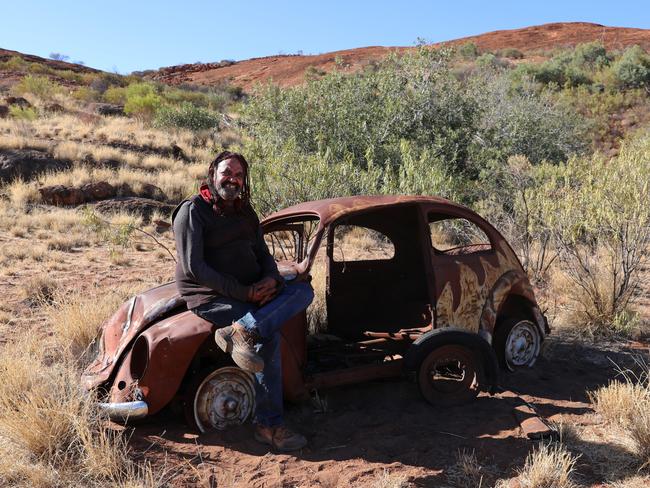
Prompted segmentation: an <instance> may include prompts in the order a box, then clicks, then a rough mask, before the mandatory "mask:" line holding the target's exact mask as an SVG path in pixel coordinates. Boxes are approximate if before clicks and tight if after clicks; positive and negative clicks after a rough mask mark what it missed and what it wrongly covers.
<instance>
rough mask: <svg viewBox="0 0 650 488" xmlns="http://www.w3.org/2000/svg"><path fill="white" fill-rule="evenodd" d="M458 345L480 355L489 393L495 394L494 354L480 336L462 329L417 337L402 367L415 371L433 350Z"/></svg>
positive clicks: (496, 379) (446, 329) (407, 352)
mask: <svg viewBox="0 0 650 488" xmlns="http://www.w3.org/2000/svg"><path fill="white" fill-rule="evenodd" d="M448 344H459V345H461V346H465V347H468V348H470V349H472V350H473V351H474V352H475V353H478V354H480V355H481V358H482V359H483V367H484V370H485V376H486V380H487V383H488V385H489V390H488V391H489V392H490V393H495V392H496V389H497V387H498V383H499V364H498V362H497V357H496V354H495V353H494V350H493V349H492V347H491V346H490V344H489V343H488V342H487V341H486V340H485V339H484V338H483V337H481V336H480V335H478V334H475V333H473V332H468V331H466V330H464V329H458V328H453V327H445V328H443V329H434V330H431V331H429V332H427V333H426V334H422V335H421V336H420V337H418V338H417V339H416V340H415V341H414V342H413V344H411V347H410V348H409V349H408V350H407V351H406V354H405V357H404V367H405V369H407V370H411V371H414V370H417V368H418V367H419V366H420V363H422V361H423V360H424V358H425V357H426V356H427V355H428V354H429V353H430V352H431V351H433V350H434V349H436V348H438V347H440V346H444V345H448Z"/></svg>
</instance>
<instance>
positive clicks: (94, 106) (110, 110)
mask: <svg viewBox="0 0 650 488" xmlns="http://www.w3.org/2000/svg"><path fill="white" fill-rule="evenodd" d="M89 107H90V109H91V110H92V111H93V112H95V113H96V114H98V115H124V105H114V104H112V103H91V104H90V105H89Z"/></svg>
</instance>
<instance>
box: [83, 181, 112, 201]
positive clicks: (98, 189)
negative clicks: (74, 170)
mask: <svg viewBox="0 0 650 488" xmlns="http://www.w3.org/2000/svg"><path fill="white" fill-rule="evenodd" d="M80 190H81V192H82V193H83V194H84V197H85V198H86V201H87V202H93V201H96V200H106V199H107V198H113V197H114V196H115V195H117V188H115V187H114V186H113V185H111V184H110V183H108V182H106V181H97V182H95V183H86V184H85V185H82V186H81V188H80Z"/></svg>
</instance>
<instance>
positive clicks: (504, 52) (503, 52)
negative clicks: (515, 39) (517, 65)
mask: <svg viewBox="0 0 650 488" xmlns="http://www.w3.org/2000/svg"><path fill="white" fill-rule="evenodd" d="M497 55H498V56H500V57H502V58H510V59H523V58H524V53H522V52H521V51H520V50H519V49H515V48H514V47H507V48H505V49H500V50H499V51H498V52H497Z"/></svg>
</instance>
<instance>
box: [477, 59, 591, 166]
mask: <svg viewBox="0 0 650 488" xmlns="http://www.w3.org/2000/svg"><path fill="white" fill-rule="evenodd" d="M466 86H467V90H468V92H469V94H470V95H471V96H472V97H474V103H475V104H476V106H477V107H478V110H480V112H481V117H480V119H479V124H478V126H477V127H476V129H475V130H476V136H475V138H474V141H475V142H474V144H473V145H472V151H471V154H472V157H473V159H475V160H477V162H478V163H479V164H478V166H479V169H481V168H485V167H486V165H485V164H480V163H482V162H484V161H498V162H504V161H505V160H507V158H508V156H511V155H524V156H526V157H527V158H528V159H529V160H530V161H531V162H532V163H533V164H539V163H541V162H542V161H551V162H555V163H556V162H560V161H564V160H566V159H567V157H568V156H569V155H571V154H575V153H581V152H583V151H584V150H585V149H586V146H587V144H586V129H587V125H586V123H585V121H584V119H583V118H582V117H581V116H579V115H578V114H576V113H575V111H571V110H569V109H567V108H566V107H564V106H562V105H560V104H558V103H557V102H556V101H555V100H554V99H553V97H552V95H551V93H550V92H549V91H548V90H542V91H539V90H537V89H536V88H535V86H534V84H533V83H532V82H531V81H530V80H525V79H524V80H522V81H521V82H520V83H519V85H518V86H517V87H516V88H513V87H512V85H511V84H510V82H509V80H508V77H507V75H506V74H505V73H504V72H503V71H499V70H496V71H495V70H487V71H484V72H479V73H477V74H476V75H475V76H474V77H473V78H472V79H470V80H468V82H467V85H466Z"/></svg>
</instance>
